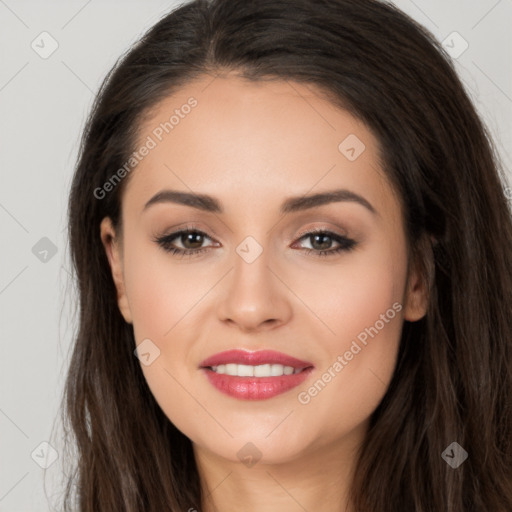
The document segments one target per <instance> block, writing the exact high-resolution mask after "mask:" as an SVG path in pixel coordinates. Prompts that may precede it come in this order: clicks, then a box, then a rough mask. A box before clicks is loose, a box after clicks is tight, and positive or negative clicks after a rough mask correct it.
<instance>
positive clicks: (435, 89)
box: [65, 0, 512, 512]
mask: <svg viewBox="0 0 512 512" xmlns="http://www.w3.org/2000/svg"><path fill="white" fill-rule="evenodd" d="M503 180H504V175H503V174H502V170H501V168H500V164H499V159H498V157H497V154H496V151H495V149H494V146H493V144H492V141H491V140H490V137H489V136H488V133H487V131H486V128H485V127H484V125H483V124H482V122H481V120H480V119H479V117H478V116H477V114H476V112H475V109H474V107H473V105H472V104H471V101H470V100H469V98H468V96H467V94H466V92H465V90H464V88H463V86H462V85H461V82H460V80H459V79H458V77H457V75H456V72H455V70H454V68H453V66H452V64H451V62H450V60H449V57H448V56H447V55H446V54H445V53H444V51H443V49H442V48H441V47H440V45H439V43H438V42H437V41H436V40H435V39H434V38H433V36H431V35H430V34H429V33H428V32H427V31H426V30H425V29H424V28H422V27H421V26H419V25H418V24H417V23H415V22H414V21H413V20H411V19H410V18H408V17H407V16H405V15H404V14H403V13H402V12H400V11H399V10H397V9H396V8H395V7H393V6H392V5H389V4H385V3H383V2H379V1H375V0H364V1H361V0H357V1H356V0H336V1H327V0H325V1H315V2H313V1H311V0H272V1H270V0H268V1H267V0H261V1H258V2H238V1H233V0H213V1H206V0H196V1H193V2H190V3H187V4H184V5H182V6H181V7H180V8H178V9H176V10H175V11H173V12H172V13H170V14H169V15H167V16H165V17H164V18H163V19H162V20H161V21H160V22H158V23H157V24H156V25H155V26H154V27H153V28H151V29H150V30H149V31H148V33H147V34H146V35H145V36H144V37H143V38H142V39H141V41H140V42H139V43H138V44H137V45H135V46H134V48H132V49H131V50H130V51H129V52H128V54H127V55H126V56H124V58H123V59H122V60H121V61H120V62H119V63H118V64H117V65H116V66H115V67H114V69H113V70H112V72H111V73H110V74H109V75H108V77H107V78H106V79H105V82H104V84H103V86H102V88H101V90H100V92H99V94H98V97H97V100H96V102H95V105H94V107H93V109H92V112H91V115H90V118H89V121H88V124H87V127H86V130H85V133H84V137H83V143H82V147H81V153H80V157H79V161H78V165H77V168H76V172H75V176H74V180H73V183H72V189H71V195H70V201H69V220H70V222H69V236H70V245H71V253H72V257H73V262H74V267H75V272H76V277H77V281H78V285H79V293H80V303H81V310H80V325H79V331H78V333H77V337H76V343H75V346H74V352H73V357H72V361H71V366H70V369H69V375H68V380H67V387H66V396H65V399H66V401H65V406H66V408H65V418H66V419H67V420H68V421H69V426H70V430H69V434H70V436H71V435H72V436H73V441H76V443H77V448H78V452H79V456H80V457H79V460H78V465H77V474H76V481H75V480H74V479H70V481H69V486H68V495H67V496H66V507H67V509H70V508H69V507H72V506H73V505H72V497H73V495H75V497H76V500H75V507H77V508H76V509H77V510H80V511H92V510H94V511H100V510H109V511H110V510H126V511H142V510H143V511H153V510H154V511H162V510H172V511H187V510H188V511H192V510H197V511H199V510H201V511H206V512H211V511H216V510H219V511H223V512H224V511H231V510H241V509H243V510H248V511H260V510H265V511H273V510H279V511H283V510H286V511H295V510H315V511H320V512H322V511H333V510H340V511H342V510H343V511H346V512H356V511H357V512H366V511H367V512H370V511H372V512H374V511H381V512H382V511H394V512H395V511H397V510H400V511H401V510H403V511H406V510H407V511H410V510H415V511H418V512H419V511H422V512H423V511H424V512H426V511H432V510H436V511H437V510H450V511H453V512H462V511H468V510H472V511H484V510H485V511H487V510H493V511H510V510H512V443H511V441H510V440H511V438H512V408H511V406H510V405H511V402H510V400H511V398H510V397H511V391H512V350H511V349H512V341H511V340H512V316H511V306H512V295H511V293H512V275H511V270H510V266H509V261H510V257H511V256H512V222H511V215H510V211H509V209H508V206H507V200H506V197H505V194H504V191H503ZM305 244H306V245H305ZM72 484H76V486H77V488H76V491H75V492H74V493H72V492H71V485H72ZM71 509H73V508H71Z"/></svg>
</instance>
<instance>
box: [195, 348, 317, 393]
mask: <svg viewBox="0 0 512 512" xmlns="http://www.w3.org/2000/svg"><path fill="white" fill-rule="evenodd" d="M313 368H314V365H313V364H312V363H309V362H307V361H301V360H299V359H296V358H294V357H291V356H288V355H286V354H283V353H281V352H275V351H270V350H262V351H257V352H248V351H243V350H229V351H226V352H221V353H219V354H215V355H214V356H212V357H209V358H208V359H206V360H204V361H203V362H202V363H201V364H200V369H201V370H203V372H204V373H205V374H206V377H207V378H208V381H209V382H210V384H212V385H213V386H214V387H215V388H216V389H218V390H219V391H220V392H222V393H224V394H226V395H229V396H231V397H233V398H237V399H242V400H263V399H267V398H272V397H274V396H276V395H279V394H281V393H284V392H286V391H289V390H291V389H292V388H294V387H296V386H298V385H299V384H301V383H302V382H304V380H305V379H306V378H307V377H308V376H309V374H310V373H311V372H312V371H313Z"/></svg>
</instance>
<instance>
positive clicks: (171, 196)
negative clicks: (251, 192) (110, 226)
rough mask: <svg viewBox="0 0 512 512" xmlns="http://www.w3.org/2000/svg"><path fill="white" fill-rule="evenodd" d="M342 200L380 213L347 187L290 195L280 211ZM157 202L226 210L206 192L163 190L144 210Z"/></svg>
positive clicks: (296, 210) (207, 209)
mask: <svg viewBox="0 0 512 512" xmlns="http://www.w3.org/2000/svg"><path fill="white" fill-rule="evenodd" d="M342 201H349V202H355V203H358V204H360V205H361V206H364V207H365V208H366V209H367V210H369V211H370V212H371V213H373V214H375V215H378V212H377V210H375V208H374V207H373V206H372V204H371V203H370V202H369V201H367V200H366V199H365V198H364V197H362V196H360V195H359V194H356V193H355V192H352V191H350V190H347V189H336V190H330V191H326V192H321V193H318V194H311V195H308V196H298V197H289V198H287V199H286V200H285V201H284V202H283V204H282V205H281V209H280V213H281V214H285V213H292V212H298V211H303V210H308V209H310V208H315V207H318V206H323V205H325V204H329V203H334V202H342ZM157 203H176V204H182V205H185V206H190V207H192V208H196V209H198V210H203V211H205V212H212V213H224V210H223V208H222V206H221V203H220V202H219V201H218V199H216V198H214V197H212V196H209V195H206V194H193V193H189V192H182V191H178V190H168V189H166V190H161V191H160V192H158V193H157V194H155V195H154V196H153V197H152V198H151V199H150V200H149V201H148V202H147V203H146V204H145V205H144V208H143V211H144V210H147V209H148V208H149V207H150V206H151V205H154V204H157Z"/></svg>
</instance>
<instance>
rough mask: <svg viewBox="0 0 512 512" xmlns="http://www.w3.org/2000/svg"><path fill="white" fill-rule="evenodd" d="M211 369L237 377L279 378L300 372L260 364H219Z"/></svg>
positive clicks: (280, 366) (274, 365) (289, 368)
mask: <svg viewBox="0 0 512 512" xmlns="http://www.w3.org/2000/svg"><path fill="white" fill-rule="evenodd" d="M211 368H212V370H213V371H214V372H216V373H222V374H226V375H233V376H238V377H280V376H281V375H291V374H292V373H299V372H300V371H301V369H300V368H293V366H283V365H282V364H260V365H258V366H252V365H247V364H236V363H229V364H219V366H212V367H211Z"/></svg>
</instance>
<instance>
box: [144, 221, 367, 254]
mask: <svg viewBox="0 0 512 512" xmlns="http://www.w3.org/2000/svg"><path fill="white" fill-rule="evenodd" d="M191 233H193V234H197V235H203V236H205V237H207V238H210V237H209V236H208V235H207V234H206V233H204V232H203V231H200V230H198V229H193V228H187V229H183V230H181V231H176V232H174V233H171V234H169V235H165V236H161V237H157V238H155V239H154V242H156V243H157V244H158V245H160V246H161V247H162V248H163V249H164V251H166V252H169V253H171V254H173V255H176V256H177V255H182V256H195V255H198V254H199V253H202V252H205V251H207V250H208V249H210V247H203V248H201V249H180V248H178V247H173V246H172V240H174V239H176V238H179V237H180V236H181V235H184V234H191ZM318 234H322V235H327V236H328V237H329V238H332V239H333V240H334V241H335V242H338V243H339V244H340V247H338V248H336V249H330V250H321V251H315V250H314V249H304V250H305V252H306V254H310V253H315V255H316V256H320V257H326V256H333V255H335V254H339V253H341V252H349V251H352V250H353V249H354V248H355V247H356V245H357V242H356V241H355V240H352V239H350V238H347V237H345V236H342V235H338V234H336V233H333V232H332V231H327V230H325V229H314V230H312V231H307V232H306V233H302V234H301V235H300V237H299V238H298V240H302V239H303V238H307V237H311V236H313V235H318Z"/></svg>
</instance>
